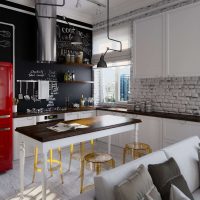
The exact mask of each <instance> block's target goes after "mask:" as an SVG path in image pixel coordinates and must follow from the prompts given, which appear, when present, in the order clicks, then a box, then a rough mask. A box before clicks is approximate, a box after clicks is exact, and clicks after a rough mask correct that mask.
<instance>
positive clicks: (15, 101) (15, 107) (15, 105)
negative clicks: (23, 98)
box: [13, 98, 19, 113]
mask: <svg viewBox="0 0 200 200" xmlns="http://www.w3.org/2000/svg"><path fill="white" fill-rule="evenodd" d="M18 103H19V100H18V99H16V98H14V99H13V112H14V113H16V112H17V104H18Z"/></svg>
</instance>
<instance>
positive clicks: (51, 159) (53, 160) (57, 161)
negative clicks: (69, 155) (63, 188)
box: [32, 147, 64, 184]
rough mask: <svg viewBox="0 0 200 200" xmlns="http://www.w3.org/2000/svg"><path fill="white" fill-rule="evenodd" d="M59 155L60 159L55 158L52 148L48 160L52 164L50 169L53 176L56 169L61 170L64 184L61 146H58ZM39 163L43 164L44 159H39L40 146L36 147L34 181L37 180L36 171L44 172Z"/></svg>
mask: <svg viewBox="0 0 200 200" xmlns="http://www.w3.org/2000/svg"><path fill="white" fill-rule="evenodd" d="M58 155H59V160H56V159H53V149H50V151H49V159H48V160H47V162H48V163H49V164H50V167H49V171H50V173H51V176H53V172H54V171H57V170H59V172H60V177H61V181H62V184H63V183H64V181H63V170H62V154H61V148H60V147H59V148H58ZM39 164H42V161H39V160H38V147H35V150H34V168H33V179H32V183H34V181H35V174H36V172H42V168H40V167H38V165H39ZM54 164H57V165H56V166H53V165H54Z"/></svg>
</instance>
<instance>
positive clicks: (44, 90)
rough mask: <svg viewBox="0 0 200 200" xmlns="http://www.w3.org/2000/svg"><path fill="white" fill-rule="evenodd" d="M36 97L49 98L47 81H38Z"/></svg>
mask: <svg viewBox="0 0 200 200" xmlns="http://www.w3.org/2000/svg"><path fill="white" fill-rule="evenodd" d="M38 99H49V81H38Z"/></svg>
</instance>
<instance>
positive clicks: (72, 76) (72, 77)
mask: <svg viewBox="0 0 200 200" xmlns="http://www.w3.org/2000/svg"><path fill="white" fill-rule="evenodd" d="M75 79H76V76H75V73H74V70H73V71H72V73H71V80H72V81H75Z"/></svg>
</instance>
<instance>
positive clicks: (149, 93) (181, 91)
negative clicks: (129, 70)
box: [129, 77, 200, 115]
mask: <svg viewBox="0 0 200 200" xmlns="http://www.w3.org/2000/svg"><path fill="white" fill-rule="evenodd" d="M149 100H150V101H151V104H152V108H153V111H158V112H171V113H182V114H196V115H198V114H200V77H168V78H145V79H134V80H132V90H131V97H130V102H129V105H130V108H132V109H133V107H134V105H135V104H136V103H140V102H145V101H149Z"/></svg>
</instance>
